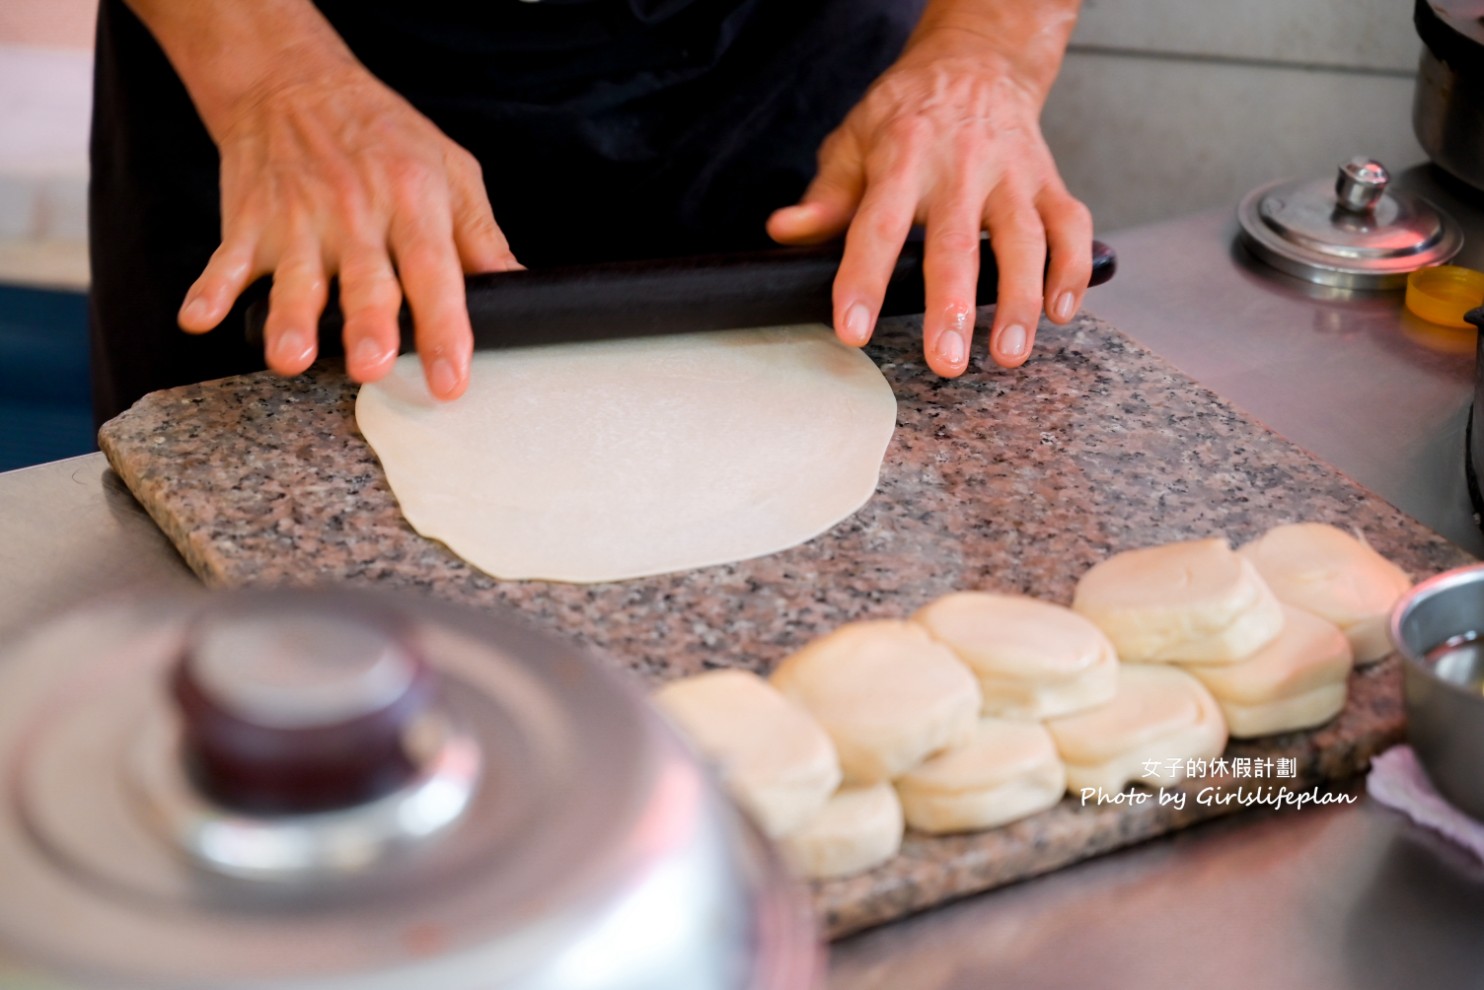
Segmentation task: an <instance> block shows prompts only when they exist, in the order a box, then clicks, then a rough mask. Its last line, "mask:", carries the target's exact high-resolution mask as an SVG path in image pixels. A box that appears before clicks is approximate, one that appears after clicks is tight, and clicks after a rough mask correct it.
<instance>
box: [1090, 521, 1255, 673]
mask: <svg viewBox="0 0 1484 990" xmlns="http://www.w3.org/2000/svg"><path fill="white" fill-rule="evenodd" d="M1072 607H1073V608H1074V609H1076V610H1077V611H1078V612H1081V613H1082V614H1083V615H1085V616H1087V617H1088V618H1089V619H1091V620H1092V621H1093V622H1094V623H1096V624H1097V626H1098V628H1100V629H1102V630H1103V632H1105V633H1107V635H1108V638H1109V639H1110V640H1112V641H1113V646H1114V648H1115V649H1116V650H1117V651H1118V658H1119V659H1120V660H1125V661H1127V662H1129V663H1159V662H1180V661H1184V662H1188V663H1234V662H1236V661H1238V660H1242V659H1244V658H1246V657H1248V656H1251V655H1252V654H1253V653H1255V652H1257V650H1258V649H1259V648H1261V647H1262V646H1264V645H1265V644H1267V643H1269V642H1271V641H1272V639H1273V637H1275V636H1277V635H1278V630H1280V629H1282V628H1283V610H1282V608H1281V607H1280V606H1279V604H1278V600H1277V599H1276V598H1274V597H1273V593H1272V591H1270V590H1269V589H1268V586H1267V585H1266V584H1265V583H1264V582H1263V580H1262V578H1261V577H1259V576H1258V574H1257V571H1256V570H1255V569H1253V567H1252V565H1251V564H1250V563H1249V562H1248V561H1247V560H1246V559H1245V558H1243V557H1241V556H1239V555H1238V554H1237V553H1235V552H1234V551H1233V550H1232V548H1231V546H1230V545H1228V544H1227V542H1226V540H1224V539H1221V538H1219V537H1218V538H1215V539H1208V540H1188V541H1185V542H1182V543H1167V544H1165V545H1163V546H1157V547H1148V548H1145V549H1142V550H1128V551H1125V552H1123V553H1118V554H1114V555H1113V556H1111V557H1109V558H1108V559H1106V560H1104V561H1101V562H1100V563H1098V564H1096V565H1094V566H1093V567H1092V568H1091V569H1090V570H1088V572H1087V573H1086V574H1084V575H1083V576H1082V579H1081V580H1080V581H1078V582H1077V590H1076V592H1075V594H1074V596H1073V600H1072Z"/></svg>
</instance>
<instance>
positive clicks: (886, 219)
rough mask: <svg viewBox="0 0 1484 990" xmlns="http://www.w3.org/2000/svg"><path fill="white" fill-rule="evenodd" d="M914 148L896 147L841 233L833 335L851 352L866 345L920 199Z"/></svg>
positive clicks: (909, 145)
mask: <svg viewBox="0 0 1484 990" xmlns="http://www.w3.org/2000/svg"><path fill="white" fill-rule="evenodd" d="M912 148H913V145H911V144H907V145H898V146H897V149H898V150H897V151H896V152H895V153H894V160H890V161H888V162H887V163H886V164H885V165H884V166H883V167H882V168H880V170H879V171H878V172H877V175H878V176H879V178H877V179H876V180H875V181H873V182H872V183H871V184H870V185H869V186H868V187H867V189H866V192H865V194H864V195H863V196H862V197H861V205H860V209H859V210H857V211H856V214H855V217H854V219H852V220H851V221H850V229H849V230H847V231H846V233H845V253H844V255H843V256H842V257H841V259H840V270H839V271H838V272H837V273H836V275H835V290H834V310H835V312H834V318H835V333H836V334H837V335H838V336H839V337H840V339H841V340H842V341H844V342H845V343H847V344H852V345H854V346H856V347H860V346H862V345H864V344H865V343H866V342H867V341H868V340H870V339H871V334H872V332H874V330H875V328H876V317H877V314H878V313H880V312H881V301H882V299H883V298H884V297H885V295H886V286H887V283H888V282H889V281H890V280H891V274H892V270H893V269H894V268H895V267H896V263H897V257H898V256H899V255H900V254H901V253H902V245H903V244H904V243H906V240H907V234H908V232H909V231H910V230H911V229H912V221H913V219H914V218H915V217H916V215H917V204H918V201H919V199H920V195H919V192H918V187H917V182H918V174H917V166H918V160H917V156H916V153H915V152H914V151H913V150H911V149H912Z"/></svg>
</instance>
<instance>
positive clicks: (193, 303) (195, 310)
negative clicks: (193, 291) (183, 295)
mask: <svg viewBox="0 0 1484 990" xmlns="http://www.w3.org/2000/svg"><path fill="white" fill-rule="evenodd" d="M205 318H206V300H204V299H202V298H201V297H200V296H195V295H193V296H191V297H190V298H189V299H187V300H186V301H185V305H184V306H182V307H181V308H180V319H181V322H183V323H196V322H199V321H200V320H203V319H205Z"/></svg>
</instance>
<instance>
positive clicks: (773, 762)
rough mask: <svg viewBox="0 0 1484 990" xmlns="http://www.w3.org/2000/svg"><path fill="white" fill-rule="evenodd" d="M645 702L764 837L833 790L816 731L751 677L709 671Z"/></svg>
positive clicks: (824, 740) (833, 774)
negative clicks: (716, 776) (709, 768)
mask: <svg viewBox="0 0 1484 990" xmlns="http://www.w3.org/2000/svg"><path fill="white" fill-rule="evenodd" d="M650 697H651V700H653V701H654V703H655V705H657V706H658V707H659V709H660V711H662V712H664V713H665V715H666V716H668V717H669V719H670V720H671V721H672V722H673V723H674V724H675V726H676V727H677V728H678V729H680V731H681V733H682V734H683V735H684V736H685V737H686V738H687V739H689V740H690V741H691V743H692V744H693V745H694V746H695V747H696V749H698V750H700V751H701V754H702V755H703V756H704V757H706V759H708V760H710V761H711V762H712V763H713V764H714V765H715V766H716V767H717V769H718V771H719V772H720V774H721V778H722V781H723V783H725V784H726V786H727V789H728V790H729V791H731V793H732V796H733V797H734V798H736V800H737V803H738V804H740V805H741V806H742V807H743V808H744V809H745V810H746V811H747V813H748V814H750V815H751V816H752V818H753V821H755V822H757V824H758V827H759V828H761V829H762V830H763V832H764V833H766V834H767V835H769V836H770V837H772V838H777V837H778V836H780V835H783V834H785V833H787V832H791V831H793V830H794V829H796V828H798V827H799V826H800V825H802V824H804V822H806V821H808V820H809V819H810V818H812V817H814V815H816V814H818V812H819V810H820V809H821V808H823V807H824V803H825V802H826V801H828V800H829V798H830V795H831V794H833V793H834V792H835V788H837V787H839V786H840V761H839V760H838V759H836V758H835V747H834V745H833V744H832V743H831V742H830V737H829V736H827V735H825V732H824V729H822V728H820V727H819V723H818V722H816V721H814V719H813V718H812V717H810V715H809V713H808V712H806V711H804V709H802V708H800V707H799V706H798V705H796V704H794V703H793V702H792V701H789V700H788V699H787V698H785V697H784V696H783V695H781V694H779V693H778V691H777V690H775V689H774V688H773V687H772V685H770V684H768V682H767V681H765V680H763V679H762V678H761V677H758V676H757V675H756V674H754V673H751V672H749V671H745V670H715V671H709V672H707V673H704V674H697V675H696V676H695V677H686V678H682V679H681V680H678V681H671V682H670V683H669V684H666V685H664V686H663V687H661V688H659V689H658V690H656V691H655V692H654V694H652V695H651V696H650Z"/></svg>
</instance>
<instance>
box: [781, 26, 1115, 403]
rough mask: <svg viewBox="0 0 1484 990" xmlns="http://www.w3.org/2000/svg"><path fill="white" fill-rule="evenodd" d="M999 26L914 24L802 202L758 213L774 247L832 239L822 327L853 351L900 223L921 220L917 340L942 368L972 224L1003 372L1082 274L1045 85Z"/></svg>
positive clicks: (1077, 295)
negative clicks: (984, 265) (992, 295)
mask: <svg viewBox="0 0 1484 990" xmlns="http://www.w3.org/2000/svg"><path fill="white" fill-rule="evenodd" d="M1022 6H1029V7H1035V6H1036V5H1022ZM1072 10H1073V11H1075V6H1073V7H1072ZM1025 16H1029V15H1025ZM1044 28H1045V26H1044V25H1041V26H1040V29H1041V36H1042V37H1043V41H1044V36H1045V35H1046V34H1047V31H1046V30H1044ZM1069 32H1070V24H1069V23H1068V24H1067V25H1066V27H1065V30H1064V31H1062V32H1061V34H1060V40H1059V42H1058V41H1056V40H1055V39H1052V40H1051V41H1049V42H1047V43H1043V44H1042V45H1041V48H1043V49H1044V48H1046V47H1053V48H1055V58H1054V59H1053V60H1052V65H1051V68H1050V73H1049V75H1050V76H1052V77H1054V74H1055V65H1056V63H1057V62H1059V59H1060V47H1061V46H1062V45H1064V44H1065V36H1066V34H1067V33H1069ZM1051 33H1052V34H1055V32H1051ZM1006 34H1008V35H1010V36H1012V37H1013V36H1014V32H1013V31H1010V32H1004V31H1000V32H998V33H996V32H988V33H982V32H979V31H975V30H965V29H964V28H963V27H961V26H958V25H951V26H950V25H944V24H942V23H936V24H932V25H928V24H926V22H925V24H924V25H923V26H920V27H919V29H918V32H917V33H916V34H915V35H914V37H913V40H912V41H911V42H909V44H908V47H907V49H906V51H905V52H904V53H903V55H902V57H901V58H900V59H899V60H898V61H897V62H896V63H895V64H894V65H893V66H892V67H891V68H889V69H888V70H887V71H886V72H885V73H884V74H883V75H882V76H881V78H880V79H878V80H877V82H876V83H875V84H874V85H873V86H872V88H871V89H870V90H869V91H868V92H867V94H866V95H865V97H864V98H863V99H862V100H861V102H860V103H859V104H858V105H857V106H856V108H855V109H854V110H853V111H851V113H850V114H849V115H848V116H847V117H846V119H845V121H844V123H843V124H841V126H840V127H839V128H838V129H837V130H836V131H835V132H834V133H833V134H831V135H830V136H829V137H828V138H827V139H826V140H825V142H824V144H823V146H822V147H821V149H820V153H819V163H820V164H819V172H818V175H817V177H816V178H815V180H814V182H813V183H812V184H811V185H810V187H809V189H808V190H807V191H806V192H805V194H804V197H803V199H802V200H801V201H800V203H799V204H798V205H795V206H791V207H787V208H785V209H782V210H779V211H778V212H776V213H774V214H773V216H772V217H771V218H770V219H769V221H768V231H769V233H770V234H771V235H772V236H773V237H774V238H775V239H776V240H779V241H781V242H784V243H814V242H818V241H823V240H828V239H830V238H833V237H836V236H838V235H839V234H840V232H841V231H845V232H846V236H845V253H844V258H843V260H842V261H841V263H840V270H839V273H838V275H837V276H836V279H835V288H834V321H835V329H836V332H837V334H838V335H839V337H840V339H841V340H843V341H844V342H846V343H848V344H853V345H856V346H860V345H863V344H865V343H866V342H867V341H868V340H869V339H870V337H871V333H872V331H873V329H874V327H875V323H876V317H877V313H878V312H879V310H880V307H881V301H882V297H883V295H884V293H885V287H886V283H887V280H888V278H889V277H890V274H891V271H892V267H893V265H894V263H895V261H896V258H897V255H898V254H899V253H900V252H901V248H902V245H903V243H904V242H905V240H906V238H907V234H908V232H909V230H910V229H911V227H912V225H913V224H914V223H915V224H922V225H925V227H926V244H925V245H924V278H925V282H926V299H927V308H926V312H925V314H924V317H923V347H924V353H925V356H926V358H927V363H928V365H929V366H930V367H931V368H932V369H933V370H934V371H936V372H937V373H938V374H940V375H944V376H946V377H953V376H956V375H959V374H961V373H962V372H963V371H964V369H965V368H966V367H967V366H968V359H969V352H970V347H971V345H972V339H971V338H972V333H973V328H974V317H975V304H976V300H975V286H976V280H977V277H978V267H979V242H980V232H981V231H982V230H988V231H989V233H990V242H991V247H992V249H993V251H994V256H995V260H996V263H997V265H998V268H999V273H1000V283H999V297H998V300H997V303H998V304H997V306H996V309H995V316H994V325H993V327H992V329H991V332H990V354H991V356H992V357H993V358H994V360H995V361H996V362H997V363H998V364H1000V365H1002V366H1004V367H1016V366H1019V365H1020V364H1022V363H1024V361H1025V360H1026V358H1027V357H1028V356H1029V354H1030V349H1031V344H1032V342H1033V341H1034V338H1035V330H1036V324H1037V322H1038V318H1039V315H1040V311H1041V309H1042V306H1043V304H1044V308H1045V311H1046V314H1047V316H1049V317H1050V318H1051V319H1052V320H1053V321H1055V322H1058V323H1064V322H1066V321H1067V320H1070V319H1071V317H1072V315H1073V314H1074V313H1076V312H1077V308H1078V306H1079V305H1080V303H1081V298H1082V295H1083V293H1084V292H1085V291H1086V288H1087V283H1088V279H1089V277H1090V275H1091V271H1092V257H1091V243H1092V219H1091V216H1090V215H1089V213H1088V211H1087V208H1086V207H1084V206H1083V205H1082V204H1081V203H1080V202H1078V201H1077V200H1076V199H1074V198H1073V197H1072V196H1071V195H1070V194H1069V193H1068V192H1067V190H1066V187H1065V186H1064V185H1063V184H1062V181H1061V178H1060V176H1059V175H1058V173H1057V170H1056V165H1055V163H1054V162H1053V161H1052V158H1051V153H1050V151H1049V150H1048V149H1047V147H1046V143H1045V140H1044V139H1043V137H1042V135H1041V130H1040V124H1039V116H1040V111H1041V106H1042V103H1043V102H1044V100H1045V95H1046V91H1047V90H1049V88H1050V78H1047V76H1048V73H1047V72H1046V69H1045V66H1044V64H1037V62H1036V59H1035V58H1034V51H1033V52H1032V57H1031V58H1030V59H1025V58H1023V57H1017V56H1013V55H1005V54H1001V53H1000V52H999V49H998V47H997V42H995V41H992V40H988V39H994V38H999V37H1003V36H1005V35H1006ZM1027 62H1029V63H1030V64H1032V65H1036V68H1035V69H1034V70H1032V71H1027V68H1026V63H1027ZM1043 62H1044V60H1043ZM1048 252H1049V255H1050V265H1049V267H1048V266H1047V255H1048ZM1043 272H1044V280H1043Z"/></svg>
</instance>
